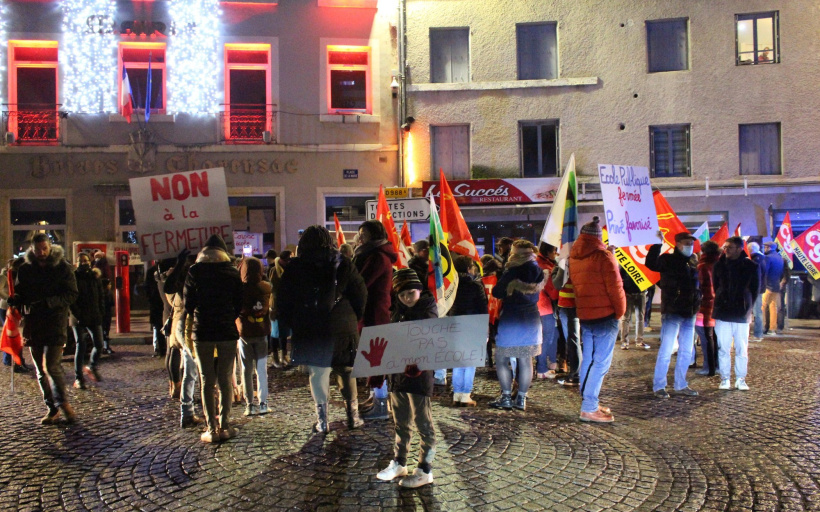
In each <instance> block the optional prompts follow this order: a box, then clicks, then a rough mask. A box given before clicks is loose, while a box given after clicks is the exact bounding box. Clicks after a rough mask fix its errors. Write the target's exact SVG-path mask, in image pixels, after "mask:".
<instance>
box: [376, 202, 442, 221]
mask: <svg viewBox="0 0 820 512" xmlns="http://www.w3.org/2000/svg"><path fill="white" fill-rule="evenodd" d="M377 204H378V201H367V202H365V205H366V207H367V220H376V205H377ZM387 206H389V207H390V213H391V214H392V215H393V220H395V221H402V220H406V221H408V222H424V221H426V220H428V219H429V218H430V201H429V200H427V199H425V198H423V197H416V198H409V199H388V200H387Z"/></svg>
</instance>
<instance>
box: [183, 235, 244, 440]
mask: <svg viewBox="0 0 820 512" xmlns="http://www.w3.org/2000/svg"><path fill="white" fill-rule="evenodd" d="M184 300H185V311H186V312H187V313H188V321H189V322H192V327H191V331H192V332H191V338H192V339H193V342H194V353H195V357H196V361H197V365H198V366H199V374H200V375H201V379H200V381H201V383H202V387H201V395H202V406H203V409H205V421H206V423H207V425H208V430H207V431H206V432H204V433H203V434H202V436H201V440H202V441H203V442H205V443H213V442H217V441H220V440H222V441H224V440H226V439H230V438H231V437H233V436H235V435H236V430H235V429H234V428H233V427H231V426H230V423H229V420H230V415H231V404H232V401H233V385H232V383H231V372H232V370H233V367H234V360H235V359H236V340H237V339H239V331H238V330H237V329H236V317H238V316H239V311H240V310H241V308H242V279H241V278H240V276H239V270H237V269H236V267H235V266H234V264H233V262H232V261H231V257H230V255H229V253H228V247H227V246H226V245H225V242H224V241H223V240H222V238H220V237H219V235H213V236H212V237H211V238H209V239H208V241H207V242H206V243H205V247H204V248H203V249H202V250H201V251H200V252H199V255H198V256H197V258H196V263H194V264H193V265H192V266H191V268H190V270H189V271H188V276H187V278H186V279H185V289H184ZM214 352H216V358H217V361H218V362H217V365H218V366H217V368H216V369H215V368H214ZM217 383H218V384H219V391H220V407H219V411H218V414H217V409H216V401H215V396H214V395H215V386H216V385H217ZM217 420H218V422H217Z"/></svg>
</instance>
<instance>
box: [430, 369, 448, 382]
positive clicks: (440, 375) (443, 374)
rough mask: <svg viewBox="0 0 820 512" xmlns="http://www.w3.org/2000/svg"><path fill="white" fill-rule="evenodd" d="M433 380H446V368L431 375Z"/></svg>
mask: <svg viewBox="0 0 820 512" xmlns="http://www.w3.org/2000/svg"><path fill="white" fill-rule="evenodd" d="M433 378H434V379H436V380H444V379H446V378H447V368H444V369H442V370H436V371H435V372H434V373H433Z"/></svg>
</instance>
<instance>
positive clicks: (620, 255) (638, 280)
mask: <svg viewBox="0 0 820 512" xmlns="http://www.w3.org/2000/svg"><path fill="white" fill-rule="evenodd" d="M602 238H603V242H604V244H606V245H608V244H609V233H608V232H607V228H603V237H602ZM650 247H651V246H650V245H641V246H634V247H617V248H616V249H615V259H616V260H618V264H619V265H620V266H621V267H622V268H623V269H624V270H626V273H627V274H629V277H631V278H632V280H633V281H634V282H635V284H636V285H637V286H638V288H640V290H641V291H644V290H647V289H649V287H651V286H652V285H653V284H655V283H657V282H658V281H660V279H661V275H660V274H658V273H657V272H655V271H652V270H649V268H648V267H647V266H646V254H647V253H648V252H649V248H650Z"/></svg>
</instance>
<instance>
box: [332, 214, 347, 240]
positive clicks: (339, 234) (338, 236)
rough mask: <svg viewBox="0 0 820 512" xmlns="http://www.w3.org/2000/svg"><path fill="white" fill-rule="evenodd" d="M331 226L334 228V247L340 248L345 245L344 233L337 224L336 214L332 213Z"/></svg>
mask: <svg viewBox="0 0 820 512" xmlns="http://www.w3.org/2000/svg"><path fill="white" fill-rule="evenodd" d="M333 224H335V226H336V233H335V234H336V247H341V246H343V245H344V244H345V232H344V231H342V225H341V224H340V223H339V217H337V216H336V212H333Z"/></svg>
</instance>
